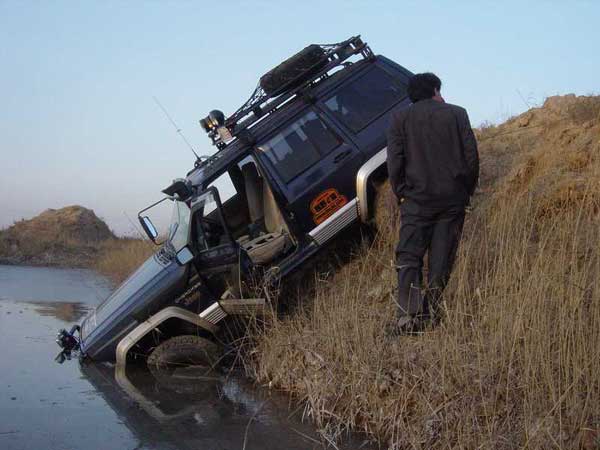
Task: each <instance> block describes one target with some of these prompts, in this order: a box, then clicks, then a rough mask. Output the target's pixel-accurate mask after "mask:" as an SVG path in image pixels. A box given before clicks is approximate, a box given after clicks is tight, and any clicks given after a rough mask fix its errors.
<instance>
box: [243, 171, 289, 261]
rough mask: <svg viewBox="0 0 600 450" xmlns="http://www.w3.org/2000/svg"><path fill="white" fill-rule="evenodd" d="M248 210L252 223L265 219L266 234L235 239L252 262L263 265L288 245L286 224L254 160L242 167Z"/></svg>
mask: <svg viewBox="0 0 600 450" xmlns="http://www.w3.org/2000/svg"><path fill="white" fill-rule="evenodd" d="M242 174H243V175H244V186H245V188H246V197H247V200H248V210H249V214H250V220H251V221H252V223H254V222H256V221H257V220H260V219H261V218H264V224H265V231H266V233H263V234H261V235H260V236H258V237H257V238H255V239H250V238H249V236H242V237H241V238H240V239H238V242H239V243H240V245H241V246H242V247H243V248H244V249H245V250H246V252H247V253H248V256H250V259H251V260H252V262H254V263H255V264H266V263H268V262H269V261H271V260H272V259H273V258H275V257H276V256H278V255H279V254H281V253H282V252H284V251H285V250H287V248H288V247H289V244H290V239H289V235H288V230H287V226H286V224H285V221H284V219H283V215H282V214H281V211H280V210H279V207H278V206H277V203H276V202H275V197H274V196H273V192H272V191H271V189H270V187H269V185H268V184H267V182H266V181H265V180H263V179H262V178H261V177H260V175H259V174H258V171H257V169H256V166H255V165H254V163H247V164H244V166H243V167H242Z"/></svg>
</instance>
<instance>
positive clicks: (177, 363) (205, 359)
mask: <svg viewBox="0 0 600 450" xmlns="http://www.w3.org/2000/svg"><path fill="white" fill-rule="evenodd" d="M220 357H221V348H220V347H219V345H217V344H215V343H214V342H212V341H209V340H208V339H206V338H203V337H200V336H193V335H183V336H175V337H172V338H170V339H167V340H166V341H164V342H162V343H161V344H160V345H159V346H158V347H156V348H155V349H154V351H153V352H152V353H151V354H150V356H148V360H147V362H146V363H147V365H148V368H149V369H150V370H151V371H152V372H153V373H155V372H157V371H159V372H163V373H172V372H174V371H175V370H176V369H180V368H182V367H187V366H194V367H197V368H203V369H204V368H205V369H206V371H207V372H209V371H213V370H214V369H215V368H216V366H217V364H218V362H219V359H220Z"/></svg>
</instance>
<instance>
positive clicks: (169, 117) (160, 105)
mask: <svg viewBox="0 0 600 450" xmlns="http://www.w3.org/2000/svg"><path fill="white" fill-rule="evenodd" d="M152 98H153V99H154V101H155V102H156V104H157V105H158V107H159V108H160V109H162V112H163V113H165V116H166V117H167V119H168V120H169V122H171V124H172V125H173V127H175V131H177V134H178V135H179V136H181V139H183V142H185V143H186V144H187V146H188V147H189V148H190V150H191V151H192V153H193V154H194V156H195V157H196V160H197V161H201V159H200V156H198V153H196V151H195V150H194V147H192V144H190V143H189V141H188V140H187V139H186V138H185V136H184V135H183V133H182V132H181V128H179V127H178V126H177V124H176V123H175V121H174V120H173V118H172V117H171V116H170V115H169V113H168V112H167V110H166V109H165V107H164V106H163V105H162V104H161V103H160V102H159V101H158V99H157V98H156V97H155V96H154V95H153V96H152Z"/></svg>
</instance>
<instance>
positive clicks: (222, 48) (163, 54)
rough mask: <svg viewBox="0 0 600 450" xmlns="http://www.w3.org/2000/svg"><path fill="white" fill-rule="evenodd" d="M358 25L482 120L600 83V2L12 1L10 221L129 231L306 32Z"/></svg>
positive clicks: (5, 213)
mask: <svg viewBox="0 0 600 450" xmlns="http://www.w3.org/2000/svg"><path fill="white" fill-rule="evenodd" d="M354 34H361V35H362V36H363V39H364V40H365V41H367V42H368V43H369V44H370V45H371V48H372V49H373V50H374V51H375V52H376V53H380V54H383V55H386V56H388V57H390V58H392V59H394V60H395V61H397V62H398V63H400V64H402V65H404V66H405V67H407V68H408V69H409V70H411V71H413V72H420V71H425V70H430V71H434V72H436V73H437V74H438V75H439V76H440V77H441V78H442V81H443V83H444V85H443V88H442V94H443V95H444V97H445V98H446V100H447V101H449V102H452V103H457V104H460V105H462V106H464V107H466V108H467V110H468V111H469V113H470V115H471V120H472V122H473V124H474V125H477V124H480V123H481V122H483V121H492V122H497V121H500V120H504V119H505V118H507V117H509V116H511V115H514V114H517V113H520V112H522V111H523V110H525V109H526V108H527V106H526V103H529V104H532V105H534V104H539V103H540V102H541V101H542V100H543V99H544V98H545V97H546V96H549V95H554V94H565V93H570V92H573V93H576V94H590V93H597V92H598V91H599V88H598V74H599V73H600V58H598V56H597V55H598V49H597V45H598V43H600V2H576V1H573V2H564V1H555V2H551V1H538V2H533V1H531V2H523V1H518V2H509V1H502V2H500V1H495V2H481V1H479V2H475V1H473V2H458V1H446V2H443V1H439V2H425V1H420V2H406V1H405V2H402V1H369V2H342V1H316V2H313V1H301V2H300V1H294V2H286V1H276V2H264V1H253V2H208V1H205V2H200V1H196V2H183V1H179V2H175V1H169V2H166V1H165V2H155V1H152V2H151V1H147V2H141V1H140V2H135V1H130V2H100V1H98V2H85V1H82V2H67V1H44V2H42V1H29V2H27V1H6V0H0V61H1V65H0V167H1V172H0V211H1V214H0V226H6V225H9V224H11V223H12V222H13V221H14V220H15V219H18V218H21V217H25V218H28V217H31V216H33V215H35V214H37V213H39V212H41V211H42V210H44V209H46V208H58V207H61V206H65V205H69V204H81V205H84V206H87V207H89V208H92V209H94V210H95V211H96V213H97V214H98V215H100V216H101V217H103V218H104V219H106V220H107V222H108V224H109V226H111V227H112V228H114V229H115V230H116V231H117V232H119V233H127V232H129V231H130V229H131V227H130V225H129V224H128V221H127V219H126V217H125V215H124V212H126V213H127V214H129V216H131V217H135V214H136V213H137V211H138V210H139V209H141V208H142V207H144V206H145V205H146V204H148V203H149V202H150V201H152V200H155V199H158V198H159V197H160V192H159V191H160V189H162V188H163V187H165V186H166V185H167V184H168V183H170V181H171V180H172V179H173V178H176V177H180V176H184V174H185V172H186V171H187V170H189V169H190V168H191V166H192V163H193V157H192V155H191V153H190V152H189V149H187V148H186V147H185V145H184V144H183V143H182V142H181V141H180V138H179V136H177V134H176V133H175V131H174V129H173V128H172V126H171V125H170V124H169V123H168V122H167V120H166V119H165V117H164V116H163V113H162V112H161V111H160V109H159V108H158V107H157V106H156V105H155V103H154V101H153V99H152V96H153V95H154V96H157V97H158V98H159V99H160V101H161V102H162V103H163V104H164V106H165V107H166V108H167V110H168V111H169V113H170V114H171V115H172V116H173V118H174V119H175V120H176V122H177V123H178V125H179V126H180V127H181V128H182V129H183V132H184V133H185V135H186V136H187V137H188V139H189V140H190V141H191V142H192V144H193V145H194V146H195V147H196V149H197V150H198V151H199V152H200V153H202V154H207V153H211V152H213V151H214V148H213V147H211V146H210V144H209V141H208V139H207V137H206V135H205V134H204V132H203V131H202V130H201V129H200V127H199V125H198V119H200V118H201V117H203V116H204V115H206V113H207V112H208V111H209V110H211V109H215V108H218V109H221V110H223V111H224V112H225V114H226V115H227V114H229V113H231V112H232V111H234V110H235V109H236V108H237V107H238V106H239V105H241V104H242V103H243V102H244V101H245V100H246V98H247V97H248V96H249V95H250V93H251V92H252V90H253V88H254V87H255V85H256V82H257V80H258V78H259V76H260V75H261V74H262V73H264V72H266V71H267V70H269V69H270V68H271V67H272V66H274V65H276V64H277V63H279V62H280V61H281V60H283V59H285V58H287V57H288V56H290V55H291V54H293V53H295V52H296V51H298V50H300V49H302V48H303V47H304V46H306V45H307V44H310V43H329V42H337V41H340V40H343V39H345V38H347V37H349V36H351V35H354Z"/></svg>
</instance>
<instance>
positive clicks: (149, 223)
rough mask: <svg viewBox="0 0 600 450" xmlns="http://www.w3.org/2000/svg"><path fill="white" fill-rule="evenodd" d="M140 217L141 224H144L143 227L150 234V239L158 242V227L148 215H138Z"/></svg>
mask: <svg viewBox="0 0 600 450" xmlns="http://www.w3.org/2000/svg"><path fill="white" fill-rule="evenodd" d="M138 219H139V221H140V224H141V225H142V228H143V229H144V231H145V232H146V234H147V235H148V237H149V238H150V239H152V242H154V243H156V238H157V237H158V231H156V228H155V227H154V224H153V223H152V221H151V220H150V218H149V217H148V216H144V217H139V216H138Z"/></svg>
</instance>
